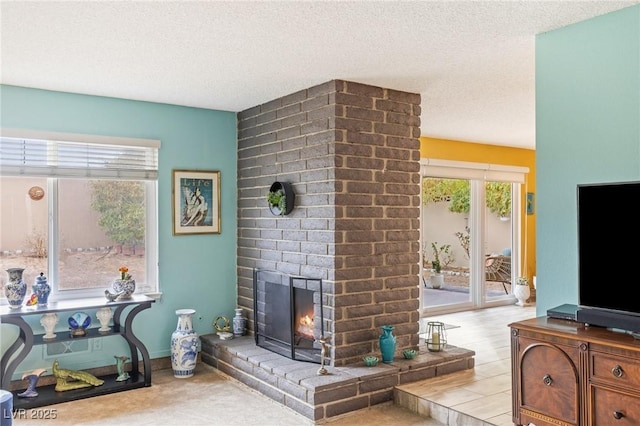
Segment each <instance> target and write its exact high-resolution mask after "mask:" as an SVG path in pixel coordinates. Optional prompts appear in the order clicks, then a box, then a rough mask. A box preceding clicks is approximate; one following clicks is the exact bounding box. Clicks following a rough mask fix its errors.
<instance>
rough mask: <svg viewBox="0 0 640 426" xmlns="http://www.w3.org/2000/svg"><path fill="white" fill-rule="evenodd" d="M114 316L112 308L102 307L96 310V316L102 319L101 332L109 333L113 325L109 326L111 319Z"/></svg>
mask: <svg viewBox="0 0 640 426" xmlns="http://www.w3.org/2000/svg"><path fill="white" fill-rule="evenodd" d="M112 317H113V312H111V308H107V307H104V308H100V309H98V311H97V312H96V318H98V321H100V328H99V329H98V332H99V333H108V332H110V331H111V327H109V321H111V318H112Z"/></svg>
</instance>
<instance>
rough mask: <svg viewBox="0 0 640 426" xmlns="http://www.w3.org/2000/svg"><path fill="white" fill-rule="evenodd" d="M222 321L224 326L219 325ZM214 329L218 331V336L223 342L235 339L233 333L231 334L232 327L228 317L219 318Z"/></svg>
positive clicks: (214, 323)
mask: <svg viewBox="0 0 640 426" xmlns="http://www.w3.org/2000/svg"><path fill="white" fill-rule="evenodd" d="M220 321H222V324H223V325H220V324H218V323H219V322H220ZM213 327H214V328H215V329H216V331H217V333H216V334H217V335H218V336H220V339H221V340H231V339H233V333H231V332H230V330H231V325H230V323H229V320H228V319H227V318H226V317H223V316H219V317H218V318H216V320H215V321H214V322H213Z"/></svg>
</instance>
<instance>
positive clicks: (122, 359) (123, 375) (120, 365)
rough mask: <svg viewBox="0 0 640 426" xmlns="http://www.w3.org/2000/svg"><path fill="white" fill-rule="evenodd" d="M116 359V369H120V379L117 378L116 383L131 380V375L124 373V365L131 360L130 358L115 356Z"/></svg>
mask: <svg viewBox="0 0 640 426" xmlns="http://www.w3.org/2000/svg"><path fill="white" fill-rule="evenodd" d="M113 357H114V358H115V359H116V368H117V369H118V377H116V382H124V381H126V380H127V379H128V378H129V373H127V372H126V371H124V363H125V362H127V360H128V359H129V357H128V356H124V355H120V356H118V355H114V356H113Z"/></svg>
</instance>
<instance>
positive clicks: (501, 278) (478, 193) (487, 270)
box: [421, 163, 521, 314]
mask: <svg viewBox="0 0 640 426" xmlns="http://www.w3.org/2000/svg"><path fill="white" fill-rule="evenodd" d="M460 164H461V163H456V164H455V167H443V166H442V165H439V166H437V167H423V173H422V215H421V240H422V277H421V278H422V279H421V288H422V297H421V300H422V311H423V313H429V314H431V313H434V312H454V311H461V310H467V309H475V308H478V307H486V306H495V305H499V304H508V303H514V300H515V299H514V297H513V295H512V288H511V287H512V286H511V283H512V282H513V281H514V280H515V277H516V276H517V268H518V265H519V255H518V253H519V250H518V241H519V223H520V218H519V212H520V203H519V197H520V184H519V181H518V179H521V178H520V176H521V174H519V173H504V172H503V173H500V174H497V173H493V174H491V173H487V172H486V170H482V169H481V167H482V166H484V165H476V164H475V163H470V164H471V166H470V168H465V167H460ZM478 169H480V172H479V170H478ZM491 177H493V178H494V179H491ZM495 178H498V179H495Z"/></svg>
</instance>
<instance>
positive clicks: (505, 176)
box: [420, 159, 529, 183]
mask: <svg viewBox="0 0 640 426" xmlns="http://www.w3.org/2000/svg"><path fill="white" fill-rule="evenodd" d="M420 163H421V167H422V175H423V176H431V177H442V178H452V179H474V180H481V181H496V182H515V183H524V181H525V175H526V174H527V173H529V168H528V167H520V166H505V165H500V164H485V163H473V162H466V161H449V160H438V159H422V160H420Z"/></svg>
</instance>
